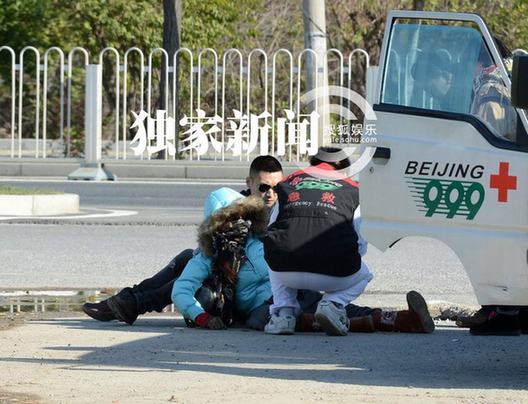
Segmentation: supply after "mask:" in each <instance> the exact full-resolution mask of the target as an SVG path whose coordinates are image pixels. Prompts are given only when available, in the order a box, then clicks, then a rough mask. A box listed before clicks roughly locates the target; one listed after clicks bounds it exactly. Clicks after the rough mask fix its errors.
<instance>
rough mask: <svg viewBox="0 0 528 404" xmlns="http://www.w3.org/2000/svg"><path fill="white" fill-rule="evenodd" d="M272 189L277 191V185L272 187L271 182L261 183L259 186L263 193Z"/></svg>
mask: <svg viewBox="0 0 528 404" xmlns="http://www.w3.org/2000/svg"><path fill="white" fill-rule="evenodd" d="M270 189H273V191H275V192H277V186H276V185H275V186H274V187H272V186H271V185H269V184H260V185H259V187H258V190H259V191H260V192H262V193H266V192H268V191H269V190H270Z"/></svg>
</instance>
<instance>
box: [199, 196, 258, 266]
mask: <svg viewBox="0 0 528 404" xmlns="http://www.w3.org/2000/svg"><path fill="white" fill-rule="evenodd" d="M211 195H212V194H211ZM239 195H240V194H239ZM240 196H241V198H240V199H236V200H234V201H230V204H228V205H227V206H226V207H221V208H220V209H216V210H215V211H214V212H213V213H212V214H211V215H210V216H209V217H208V218H207V219H205V221H204V222H203V223H202V224H201V225H200V227H199V229H198V245H199V246H200V249H201V250H202V252H203V254H204V255H205V256H207V257H212V256H213V234H214V233H215V232H217V231H218V230H220V229H222V228H223V227H224V226H225V224H226V223H229V222H231V221H236V220H237V219H243V220H250V221H251V228H250V231H251V233H252V234H254V235H256V236H262V235H264V234H265V233H266V230H267V227H268V208H267V207H266V205H265V204H264V201H263V200H262V199H261V198H258V197H255V196H249V197H246V198H244V197H242V195H240ZM216 197H218V195H216Z"/></svg>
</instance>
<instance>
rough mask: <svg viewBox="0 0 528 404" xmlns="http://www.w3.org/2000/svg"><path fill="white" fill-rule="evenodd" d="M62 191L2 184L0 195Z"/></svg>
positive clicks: (57, 192) (47, 193) (45, 193)
mask: <svg viewBox="0 0 528 404" xmlns="http://www.w3.org/2000/svg"><path fill="white" fill-rule="evenodd" d="M62 193H63V192H61V191H56V190H53V189H46V188H22V187H13V186H10V185H0V195H57V194H62Z"/></svg>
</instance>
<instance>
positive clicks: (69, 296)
mask: <svg viewBox="0 0 528 404" xmlns="http://www.w3.org/2000/svg"><path fill="white" fill-rule="evenodd" d="M114 292H117V291H114V290H111V289H82V290H14V291H0V311H8V312H9V313H19V312H34V313H44V312H65V311H68V312H69V311H81V310H82V305H83V304H84V303H86V302H99V301H101V300H104V299H107V298H109V297H111V296H113V295H114ZM165 311H169V312H175V308H174V305H172V304H171V305H169V306H167V308H166V309H165Z"/></svg>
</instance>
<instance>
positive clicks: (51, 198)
mask: <svg viewBox="0 0 528 404" xmlns="http://www.w3.org/2000/svg"><path fill="white" fill-rule="evenodd" d="M71 213H79V195H76V194H60V195H0V215H2V216H35V215H63V214H71Z"/></svg>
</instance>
